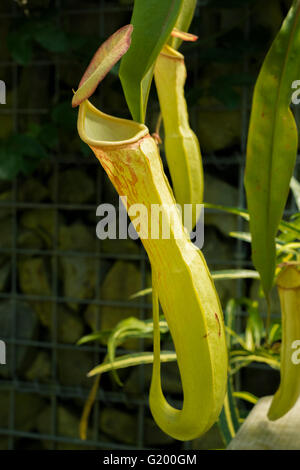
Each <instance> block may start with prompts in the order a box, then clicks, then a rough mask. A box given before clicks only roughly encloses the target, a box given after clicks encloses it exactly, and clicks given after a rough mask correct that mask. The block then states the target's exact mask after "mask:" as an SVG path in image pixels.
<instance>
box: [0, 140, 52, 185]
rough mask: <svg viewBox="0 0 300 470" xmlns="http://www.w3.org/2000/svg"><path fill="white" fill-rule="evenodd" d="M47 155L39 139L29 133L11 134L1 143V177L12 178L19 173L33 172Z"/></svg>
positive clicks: (3, 178)
mask: <svg viewBox="0 0 300 470" xmlns="http://www.w3.org/2000/svg"><path fill="white" fill-rule="evenodd" d="M47 155H48V154H47V151H46V149H45V148H44V146H43V145H42V144H41V143H40V142H39V140H38V139H35V138H34V137H32V136H30V135H27V134H15V135H12V136H10V137H9V138H8V139H6V140H5V141H2V142H1V145H0V179H2V180H10V179H13V178H15V176H17V175H18V174H19V173H23V174H28V173H31V172H32V171H33V170H34V169H35V168H36V167H37V166H38V164H39V162H40V160H41V159H43V158H45V157H47Z"/></svg>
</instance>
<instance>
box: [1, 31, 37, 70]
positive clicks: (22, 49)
mask: <svg viewBox="0 0 300 470" xmlns="http://www.w3.org/2000/svg"><path fill="white" fill-rule="evenodd" d="M7 47H8V50H9V51H10V53H11V55H12V58H13V59H14V60H15V61H16V62H17V64H20V65H27V64H29V63H30V61H31V59H32V39H31V37H30V36H29V35H27V34H26V35H25V34H21V33H20V32H19V31H13V32H11V33H9V34H8V36H7Z"/></svg>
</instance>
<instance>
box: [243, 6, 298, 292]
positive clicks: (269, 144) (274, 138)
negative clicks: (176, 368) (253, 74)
mask: <svg viewBox="0 0 300 470" xmlns="http://www.w3.org/2000/svg"><path fill="white" fill-rule="evenodd" d="M299 47H300V1H299V0H295V1H294V2H293V6H292V8H291V9H290V11H289V14H288V16H287V18H286V19H285V21H284V23H283V25H282V28H281V30H280V32H279V33H278V35H277V37H276V39H275V41H274V42H273V44H272V47H271V49H270V50H269V52H268V54H267V57H266V59H265V61H264V63H263V66H262V69H261V71H260V74H259V77H258V80H257V82H256V86H255V91H254V97H253V105H252V112H251V120H250V128H249V136H248V145H247V162H246V171H245V187H246V194H247V202H248V208H249V214H250V231H251V234H252V259H253V263H254V266H255V267H256V269H257V271H258V272H259V273H260V276H261V281H262V286H263V289H264V292H265V294H266V295H268V293H269V291H270V289H271V287H272V285H273V280H274V274H275V262H276V250H275V237H276V234H277V231H278V227H279V223H280V220H281V218H282V215H283V211H284V207H285V204H286V201H287V197H288V192H289V184H290V180H291V177H292V174H293V169H294V165H295V161H296V155H297V140H298V139H297V127H296V123H295V120H294V117H293V115H292V112H291V110H290V103H291V96H292V90H291V84H292V82H293V80H295V77H298V76H299V73H300V64H299V61H298V59H297V57H298V53H299Z"/></svg>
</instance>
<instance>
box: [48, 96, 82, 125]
mask: <svg viewBox="0 0 300 470" xmlns="http://www.w3.org/2000/svg"><path fill="white" fill-rule="evenodd" d="M51 118H52V120H53V122H54V123H55V124H57V125H58V126H59V127H62V128H63V129H66V130H68V131H71V132H74V129H76V123H77V113H76V111H75V110H74V109H72V108H71V106H70V103H69V101H63V102H62V103H59V104H58V105H56V106H55V108H54V109H53V111H52V113H51Z"/></svg>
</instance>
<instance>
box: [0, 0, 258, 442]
mask: <svg viewBox="0 0 300 470" xmlns="http://www.w3.org/2000/svg"><path fill="white" fill-rule="evenodd" d="M11 3H12V7H11V10H10V11H5V12H3V13H1V18H10V17H11V16H13V17H14V16H16V15H18V10H17V7H16V5H13V3H14V2H11ZM72 3H73V5H72ZM206 3H207V2H205V1H204V2H200V1H199V2H198V9H197V15H200V14H201V9H202V8H203V6H204V7H205V5H206ZM71 5H72V7H71ZM93 5H94V6H93ZM93 5H92V6H91V5H90V4H89V6H87V5H85V7H84V8H74V2H70V1H65V0H56V8H57V9H58V11H59V12H60V14H59V16H58V17H57V21H58V22H60V21H62V20H63V19H64V18H65V17H66V16H72V17H74V18H75V17H76V18H77V19H78V18H80V17H81V16H86V15H92V16H95V15H96V16H97V18H98V21H99V35H100V36H101V37H103V36H108V35H109V34H111V33H112V32H113V31H110V30H109V27H110V25H109V24H108V23H107V21H106V15H107V14H108V13H109V14H114V15H116V16H117V15H118V14H120V12H124V11H126V12H128V15H129V12H130V11H131V6H130V5H129V6H126V5H125V6H121V5H120V4H119V3H117V2H112V1H111V0H110V1H108V0H99V1H94V2H93ZM246 16H247V18H248V15H246ZM129 17H130V16H129ZM248 34H249V19H248V20H247V21H246V23H245V38H247V36H248ZM58 63H59V59H57V62H56V63H55V64H54V65H55V67H56V73H55V96H54V101H55V100H57V99H58V98H59V96H60V77H59V70H58ZM34 65H35V66H37V67H43V66H47V65H53V63H52V62H51V61H47V60H40V59H39V60H36V61H35V62H34ZM1 66H5V67H10V69H11V82H12V90H13V94H12V106H11V108H10V109H7V108H3V107H1V108H0V113H1V114H5V113H7V114H9V115H11V118H12V119H13V128H14V131H16V132H17V131H18V128H19V126H20V122H21V121H22V119H23V116H24V115H26V116H27V115H29V116H34V115H36V114H45V113H47V112H48V110H47V109H22V108H20V107H19V96H18V78H19V77H18V74H19V68H18V66H17V65H16V64H14V63H13V62H3V63H1ZM247 70H248V63H247V60H246V59H245V61H244V71H245V72H246V71H247ZM198 73H199V70H198V67H197V60H196V61H194V78H195V79H196V78H197V75H198ZM106 111H108V112H114V111H115V110H111V109H108V110H106ZM117 112H118V113H119V115H120V110H117ZM192 113H193V116H192V119H194V121H195V118H196V114H197V109H196V107H194V109H193V110H192ZM248 117H249V90H248V89H247V88H245V89H244V92H243V103H242V122H241V126H242V139H241V142H240V152H238V153H237V154H235V155H233V156H227V157H226V158H221V159H220V157H219V156H217V155H209V156H206V157H205V159H204V163H205V168H206V169H208V168H210V167H212V168H219V169H222V168H223V166H225V167H227V166H230V165H231V166H233V167H235V168H237V169H238V172H239V178H238V180H239V198H238V201H236V202H237V205H239V206H240V207H243V206H244V205H245V200H244V189H243V172H244V155H245V148H246V136H247V126H248ZM61 154H63V150H62V149H58V152H57V155H53V158H52V166H53V175H54V202H53V203H52V202H49V203H47V202H46V203H43V202H42V203H33V202H30V201H29V202H20V201H18V185H19V183H20V181H18V180H15V181H14V182H13V184H12V200H11V201H9V202H7V201H6V202H3V201H2V202H0V211H1V210H7V209H8V208H10V210H11V215H12V221H13V226H12V233H13V236H12V244H11V248H6V249H5V248H4V249H1V250H0V254H6V255H9V256H10V259H11V286H10V290H9V291H8V292H2V293H0V299H1V300H5V299H11V301H12V325H13V326H12V329H11V335H10V337H8V338H2V339H4V340H5V341H6V343H7V344H8V346H11V357H10V364H9V367H10V375H9V377H7V378H6V379H2V378H1V379H0V392H1V391H6V392H7V393H9V395H10V406H9V422H8V423H7V426H6V423H0V437H1V436H2V437H8V447H9V448H10V449H14V448H19V446H20V442H21V445H22V442H25V441H26V442H27V441H28V440H29V441H30V442H31V443H33V442H35V441H48V442H50V443H51V446H50V447H51V448H52V449H55V448H57V446H58V444H61V446H67V445H68V444H71V445H77V446H81V445H82V447H83V448H86V447H88V448H100V449H101V448H104V449H141V448H145V447H146V445H145V416H146V415H147V413H148V401H147V396H146V395H145V392H144V369H143V367H140V368H139V371H140V376H139V384H140V390H141V395H140V396H138V397H136V398H133V397H129V396H128V395H126V394H125V393H124V392H122V390H121V391H120V390H118V391H111V390H108V391H105V390H103V389H102V388H100V390H99V392H98V395H97V400H96V404H95V408H94V411H93V416H92V423H93V424H92V431H93V432H92V437H90V438H89V440H87V441H85V442H82V441H81V440H80V439H79V438H76V437H68V436H66V435H61V434H59V432H58V423H57V415H58V406H59V403H60V402H61V400H63V401H65V400H81V402H82V405H83V404H84V401H85V399H86V398H87V396H88V393H89V389H88V388H86V387H82V386H74V387H72V386H65V385H61V384H60V381H59V378H58V373H57V364H58V353H59V351H61V350H72V351H75V350H80V351H83V352H89V353H93V359H94V364H96V363H98V362H99V358H100V357H102V358H103V354H104V353H105V352H106V350H105V348H103V347H100V346H96V345H92V346H81V347H80V348H78V347H77V346H73V345H70V344H61V343H60V342H59V341H58V335H57V330H58V305H59V304H60V303H61V304H65V303H67V302H74V303H77V304H80V305H89V304H94V305H97V306H100V307H101V306H111V307H120V308H124V307H128V308H137V309H138V311H139V314H140V317H141V318H144V317H145V315H146V314H147V312H148V311H149V309H150V307H151V306H150V305H149V304H147V303H146V302H145V301H144V300H143V299H140V300H139V301H136V302H134V303H133V302H124V301H120V302H119V301H107V300H103V299H101V292H100V278H99V276H100V274H99V273H100V263H101V261H102V260H105V259H106V260H120V259H123V260H128V261H134V262H136V263H139V268H140V272H141V279H142V285H141V286H137V290H138V289H139V288H145V287H146V272H147V258H146V256H145V253H144V251H143V250H142V249H140V253H139V254H130V253H117V254H114V253H104V252H102V251H101V244H100V243H97V251H96V253H85V252H74V251H63V250H60V249H59V245H58V236H59V213H60V211H67V212H76V211H87V212H89V211H90V212H93V213H95V208H96V206H97V205H98V204H96V202H95V204H64V203H62V202H60V200H59V174H60V171H61V168H62V167H63V165H66V164H70V165H72V164H74V165H76V166H78V167H84V168H87V167H88V166H93V167H95V172H96V175H97V176H96V183H97V184H96V187H97V201H98V203H100V202H101V201H104V200H105V198H104V194H103V177H105V175H104V173H103V171H102V170H101V168H99V165H98V164H97V162H96V160H93V159H92V158H90V159H88V158H82V157H80V156H78V155H64V156H62V155H61ZM58 155H60V156H59V157H58ZM49 208H51V209H53V210H54V227H55V233H54V236H53V246H52V248H51V249H48V250H46V249H42V250H39V249H26V248H20V247H19V246H18V242H17V236H18V230H19V227H18V223H19V221H18V213H19V211H21V210H25V209H49ZM242 229H243V226H242V222H240V225H239V230H242ZM25 255H29V256H43V257H49V259H50V258H51V259H52V292H51V295H50V296H40V295H24V294H23V293H20V292H19V289H18V259H19V257H21V256H25ZM67 256H70V257H85V258H92V259H94V260H95V263H96V265H97V273H98V281H97V282H96V290H95V296H94V298H92V299H84V300H83V299H77V298H66V297H65V296H63V295H61V293H60V289H59V275H58V274H59V260H60V257H67ZM208 262H209V264H210V266H212V267H214V265H218V264H219V260H217V259H209V260H208ZM228 264H231V266H232V267H250V266H251V264H250V262H249V259H248V257H247V253H246V252H245V250H244V246H243V245H242V243H241V242H240V241H237V243H236V252H235V253H234V256H233V259H232V261H231V263H228ZM236 286H237V288H236V289H237V290H236V294H237V296H238V297H239V296H241V295H242V294H243V293H244V289H245V287H244V284H243V283H242V282H239V281H238V282H237V283H236ZM19 300H26V301H27V302H33V301H39V302H51V304H52V322H53V324H52V337H51V340H49V339H48V340H47V341H44V340H35V341H33V340H24V339H21V338H20V337H19V333H20V332H18V331H17V302H18V301H19ZM98 322H99V318H98ZM143 346H144V345H143V341H141V343H140V348H141V350H142V349H143ZM20 347H27V348H33V350H35V351H36V350H47V351H48V352H50V354H51V381H50V383H47V384H44V383H39V382H36V381H35V382H29V381H25V380H24V379H23V378H20V376H19V372H18V370H17V363H16V360H17V352H18V348H20ZM126 352H128V351H126ZM20 394H31V395H39V396H41V397H43V398H45V400H47V401H48V403H50V404H51V422H50V423H49V424H50V425H49V431H48V432H47V433H40V432H34V431H29V432H27V431H23V430H19V429H18V426H17V424H16V422H17V416H16V409H17V399H18V396H19V395H20ZM110 404H117V405H118V406H120V407H122V405H124V406H130V407H131V408H130V409H132V410H134V412H135V413H137V423H138V425H137V429H136V442H135V444H134V445H125V444H120V443H118V442H112V441H109V440H107V439H106V440H104V441H103V440H102V436H101V435H99V427H98V421H99V414H100V413H101V407H102V406H106V405H110ZM24 445H25V446H26V444H24ZM31 445H32V446H34V444H31ZM180 445H181V444H180V443H178V446H180ZM190 445H191V444H190V443H186V444H185V445H184V448H189V446H190Z"/></svg>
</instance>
